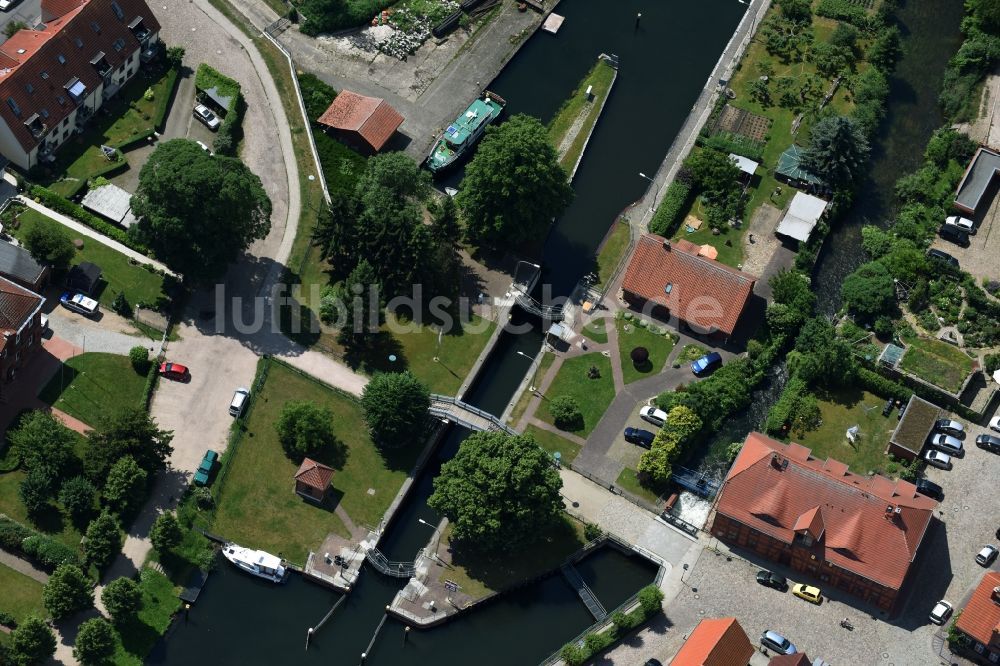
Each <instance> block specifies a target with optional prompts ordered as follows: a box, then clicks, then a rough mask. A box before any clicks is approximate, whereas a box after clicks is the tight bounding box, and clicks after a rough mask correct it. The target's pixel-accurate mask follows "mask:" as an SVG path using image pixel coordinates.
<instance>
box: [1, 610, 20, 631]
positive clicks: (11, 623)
mask: <svg viewBox="0 0 1000 666" xmlns="http://www.w3.org/2000/svg"><path fill="white" fill-rule="evenodd" d="M0 624H2V625H3V626H5V627H9V628H11V629H15V628H16V627H17V618H16V617H14V616H13V615H11V614H10V613H8V612H7V611H0Z"/></svg>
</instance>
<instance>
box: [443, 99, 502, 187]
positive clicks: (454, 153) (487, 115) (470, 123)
mask: <svg viewBox="0 0 1000 666" xmlns="http://www.w3.org/2000/svg"><path fill="white" fill-rule="evenodd" d="M505 106H507V102H506V101H505V100H504V99H503V98H502V97H500V96H499V95H497V94H495V93H491V92H490V91H488V90H487V91H486V92H485V93H483V96H482V97H481V98H479V99H476V100H474V101H473V102H472V104H470V105H469V108H468V109H466V110H465V112H464V113H463V114H462V115H460V116H459V117H458V118H456V119H455V121H454V122H453V123H451V124H450V125H448V129H446V130H445V131H444V134H442V135H441V136H440V137H439V138H438V140H437V141H435V142H434V148H432V149H431V154H430V155H428V156H427V168H428V169H430V170H431V172H432V173H437V172H438V171H441V170H442V169H444V168H446V167H448V166H450V165H451V164H453V163H454V162H455V161H456V160H457V159H458V158H459V157H461V156H462V155H463V154H464V153H466V152H467V151H468V150H469V149H470V148H472V146H474V145H475V143H476V142H477V141H479V139H480V138H481V137H482V136H483V132H485V131H486V127H487V126H488V125H489V124H490V123H492V122H493V121H494V120H496V119H497V118H498V117H500V113H501V112H502V111H503V108H504V107H505Z"/></svg>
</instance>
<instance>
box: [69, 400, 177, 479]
mask: <svg viewBox="0 0 1000 666" xmlns="http://www.w3.org/2000/svg"><path fill="white" fill-rule="evenodd" d="M173 437H174V434H173V433H172V432H170V431H168V430H160V429H159V428H158V427H157V426H156V422H155V421H153V418H152V417H151V416H150V415H149V414H148V413H146V411H145V410H144V409H141V408H140V407H138V406H136V407H125V408H121V409H119V410H118V411H116V412H112V413H110V414H109V415H108V416H106V417H105V418H104V419H102V420H101V422H100V423H98V425H97V428H96V429H95V430H93V431H91V432H90V434H89V435H88V436H87V448H86V451H85V452H84V456H83V469H84V472H85V473H86V475H87V478H88V479H90V480H91V481H92V482H93V483H94V484H95V485H97V486H99V487H103V486H104V483H105V482H106V480H107V478H108V473H109V472H110V471H111V467H112V466H113V465H114V464H115V462H116V461H118V460H119V459H120V458H122V457H124V456H132V458H134V459H135V461H136V462H137V463H138V464H139V467H141V468H142V469H144V470H146V473H147V474H155V473H156V472H159V471H161V470H163V469H164V468H165V467H166V460H167V457H168V456H170V454H171V453H173V451H174V449H173V447H172V446H170V442H171V440H173Z"/></svg>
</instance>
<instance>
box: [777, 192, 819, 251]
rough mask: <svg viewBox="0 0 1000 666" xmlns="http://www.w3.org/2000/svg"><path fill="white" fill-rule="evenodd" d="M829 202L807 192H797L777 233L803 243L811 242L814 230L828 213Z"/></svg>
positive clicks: (779, 224) (779, 223)
mask: <svg viewBox="0 0 1000 666" xmlns="http://www.w3.org/2000/svg"><path fill="white" fill-rule="evenodd" d="M827 205H828V202H826V201H824V200H823V199H820V198H819V197H814V196H813V195H811V194H806V193H805V192H796V193H795V196H794V197H792V203H791V204H789V206H788V210H786V211H785V215H784V217H782V218H781V221H780V222H778V228H777V229H775V233H778V234H781V235H782V236H787V237H788V238H792V239H794V240H797V241H800V242H802V243H804V242H806V241H807V240H809V236H810V235H811V234H812V232H813V229H815V228H816V225H817V224H819V221H820V220H821V219H822V218H823V213H824V212H826V207H827Z"/></svg>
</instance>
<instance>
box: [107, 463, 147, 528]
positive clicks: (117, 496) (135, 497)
mask: <svg viewBox="0 0 1000 666" xmlns="http://www.w3.org/2000/svg"><path fill="white" fill-rule="evenodd" d="M147 479H148V475H147V473H146V470H144V469H143V468H141V467H139V463H137V462H136V461H135V458H133V457H132V456H130V455H125V456H122V457H121V458H119V459H118V460H116V461H115V462H114V464H113V465H112V466H111V470H110V471H109V472H108V479H107V482H106V483H105V484H104V500H105V501H106V502H107V504H108V506H110V507H111V508H112V509H113V510H114V511H116V512H118V513H119V514H120V515H124V514H128V513H129V512H130V511H132V510H133V509H135V508H137V507H138V506H139V505H141V504H142V501H143V500H144V499H145V498H146V481H147Z"/></svg>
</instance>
